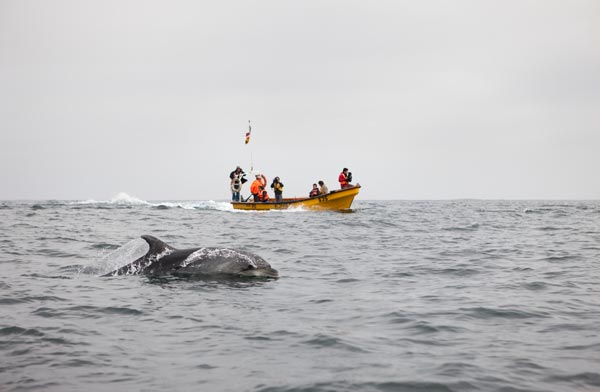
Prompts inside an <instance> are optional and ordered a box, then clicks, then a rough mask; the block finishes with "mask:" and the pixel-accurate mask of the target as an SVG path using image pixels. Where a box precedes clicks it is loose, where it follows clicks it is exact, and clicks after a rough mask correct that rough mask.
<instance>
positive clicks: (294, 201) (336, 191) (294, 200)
mask: <svg viewBox="0 0 600 392" xmlns="http://www.w3.org/2000/svg"><path fill="white" fill-rule="evenodd" d="M360 188H361V186H360V184H356V185H353V186H351V187H348V188H344V189H334V190H332V191H329V192H328V193H325V194H324V195H318V196H312V197H298V198H291V199H290V198H288V199H287V200H286V199H283V200H282V201H271V200H269V201H264V202H263V201H260V202H254V201H250V202H244V201H232V202H231V204H232V205H233V206H236V205H238V206H239V205H244V206H245V205H248V206H249V205H253V204H257V205H275V204H279V205H282V204H283V205H292V204H297V203H302V202H305V201H307V200H314V199H318V198H320V197H326V196H329V195H332V194H339V193H342V192H346V191H349V190H354V189H360Z"/></svg>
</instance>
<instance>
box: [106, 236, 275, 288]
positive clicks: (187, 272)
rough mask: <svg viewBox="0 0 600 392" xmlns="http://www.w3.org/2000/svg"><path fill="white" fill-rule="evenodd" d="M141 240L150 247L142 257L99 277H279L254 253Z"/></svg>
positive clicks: (151, 239) (150, 238)
mask: <svg viewBox="0 0 600 392" xmlns="http://www.w3.org/2000/svg"><path fill="white" fill-rule="evenodd" d="M141 238H142V239H144V240H145V241H146V242H147V243H148V245H149V246H150V248H149V249H148V252H146V254H145V255H144V256H142V257H140V258H139V259H137V260H135V261H133V262H131V263H129V264H127V265H125V266H123V267H121V268H118V269H116V270H114V271H112V272H109V273H107V274H104V275H102V276H104V277H108V276H118V275H150V276H161V275H176V276H226V277H255V278H278V277H279V273H278V272H277V270H276V269H274V268H272V267H271V265H270V264H269V263H268V262H267V261H265V259H263V258H262V257H260V256H258V255H255V254H254V253H250V252H245V251H240V250H236V249H229V248H217V247H201V248H192V249H175V248H174V247H172V246H170V245H168V244H166V243H164V242H163V241H161V240H159V239H158V238H156V237H153V236H151V235H143V236H141Z"/></svg>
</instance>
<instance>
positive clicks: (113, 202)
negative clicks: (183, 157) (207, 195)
mask: <svg viewBox="0 0 600 392" xmlns="http://www.w3.org/2000/svg"><path fill="white" fill-rule="evenodd" d="M69 205H70V206H72V207H74V208H99V209H106V208H134V207H148V208H153V209H157V210H169V209H173V208H181V209H184V210H214V211H233V207H232V206H231V204H230V203H229V202H225V201H214V200H200V201H147V200H143V199H140V198H137V197H135V196H131V195H129V194H127V193H125V192H119V193H117V194H116V195H115V196H114V197H113V198H111V199H109V200H94V199H88V200H78V201H73V202H70V203H69Z"/></svg>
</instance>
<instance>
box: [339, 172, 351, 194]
mask: <svg viewBox="0 0 600 392" xmlns="http://www.w3.org/2000/svg"><path fill="white" fill-rule="evenodd" d="M338 181H339V183H340V188H342V189H346V188H350V187H351V186H353V185H352V184H350V181H352V173H350V172H349V171H348V168H346V167H345V168H344V170H342V172H341V173H340V176H339V177H338Z"/></svg>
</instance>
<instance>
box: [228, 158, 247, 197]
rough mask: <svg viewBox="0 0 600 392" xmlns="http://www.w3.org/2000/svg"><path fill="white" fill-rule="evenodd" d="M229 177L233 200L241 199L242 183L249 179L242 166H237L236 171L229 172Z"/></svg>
mask: <svg viewBox="0 0 600 392" xmlns="http://www.w3.org/2000/svg"><path fill="white" fill-rule="evenodd" d="M229 179H230V180H231V200H232V201H240V192H241V191H242V185H243V184H244V183H245V182H246V181H248V180H247V179H246V173H244V171H243V170H242V168H241V167H239V166H237V167H236V168H235V170H234V171H232V172H231V173H229Z"/></svg>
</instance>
